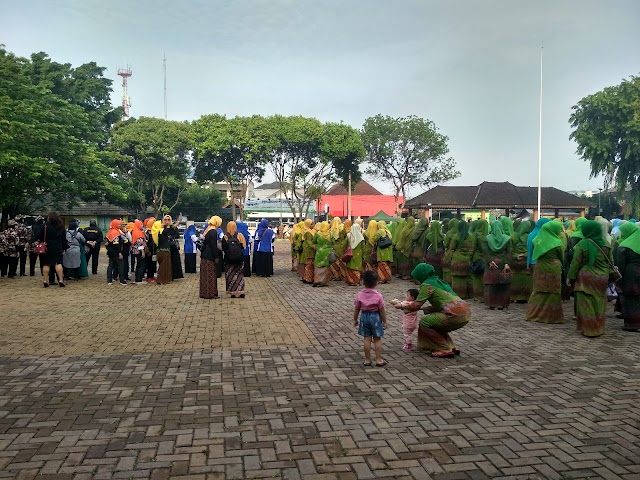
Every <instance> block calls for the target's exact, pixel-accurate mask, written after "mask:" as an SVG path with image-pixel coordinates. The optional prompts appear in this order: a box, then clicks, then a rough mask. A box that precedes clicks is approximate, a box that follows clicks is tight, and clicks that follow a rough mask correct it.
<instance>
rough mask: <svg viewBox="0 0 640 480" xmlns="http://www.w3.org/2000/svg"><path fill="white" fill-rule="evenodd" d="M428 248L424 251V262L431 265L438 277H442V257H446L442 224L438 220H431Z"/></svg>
mask: <svg viewBox="0 0 640 480" xmlns="http://www.w3.org/2000/svg"><path fill="white" fill-rule="evenodd" d="M427 244H428V245H429V246H428V247H427V250H426V251H425V252H424V263H426V264H428V265H431V266H432V267H433V268H434V269H435V272H436V275H437V276H438V278H442V275H443V273H444V272H443V271H442V259H443V258H444V234H443V233H442V224H441V223H440V222H439V221H438V220H434V221H433V222H431V225H430V226H429V232H428V233H427Z"/></svg>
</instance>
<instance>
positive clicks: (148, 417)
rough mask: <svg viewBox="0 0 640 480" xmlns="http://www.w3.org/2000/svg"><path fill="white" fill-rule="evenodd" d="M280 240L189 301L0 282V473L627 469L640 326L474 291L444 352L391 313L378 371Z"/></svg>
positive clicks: (334, 474)
mask: <svg viewBox="0 0 640 480" xmlns="http://www.w3.org/2000/svg"><path fill="white" fill-rule="evenodd" d="M279 247H281V248H280V253H279V255H278V264H277V267H278V268H277V270H278V271H277V275H276V277H274V278H273V279H271V280H262V279H255V278H252V279H250V280H249V281H248V286H247V288H248V290H249V292H250V295H249V296H248V297H247V299H246V300H245V301H244V302H241V301H239V300H235V301H233V300H220V301H217V302H218V303H217V304H214V302H216V301H209V302H207V305H206V306H202V305H200V303H199V302H200V300H199V299H198V298H197V279H196V278H195V277H194V278H189V279H186V280H183V281H182V282H180V283H177V284H175V285H171V286H163V287H155V286H153V287H152V286H149V287H147V286H141V287H126V288H125V287H115V286H114V287H110V288H109V289H108V288H107V287H106V285H104V284H103V283H102V282H100V285H98V283H97V282H98V280H91V282H96V285H93V284H91V283H89V284H86V285H84V284H83V285H72V286H70V287H69V288H67V289H65V290H62V289H58V288H57V287H56V288H55V289H54V288H49V289H48V290H44V289H42V288H41V287H38V288H36V287H35V286H34V287H30V286H28V285H29V284H30V283H31V282H35V280H34V279H19V280H16V281H15V282H14V283H13V284H9V281H8V280H4V281H0V339H1V340H2V341H3V342H5V343H3V344H2V346H1V347H0V348H1V350H0V351H1V352H2V354H3V355H4V356H3V357H2V358H0V478H20V479H28V478H38V479H83V478H95V479H110V478H124V479H129V478H152V479H165V478H185V479H187V478H189V479H203V480H204V479H217V478H229V479H234V478H287V479H295V478H304V479H325V478H326V479H354V478H363V479H366V478H426V479H429V478H431V479H435V480H445V479H483V478H515V479H547V478H550V479H573V478H604V479H626V480H631V479H640V411H639V410H638V403H639V402H640V360H638V352H639V351H640V334H638V335H634V334H631V333H625V332H623V331H622V330H621V328H620V327H621V323H620V320H617V319H615V318H614V317H613V312H610V313H611V315H610V317H609V318H608V319H607V321H608V324H607V332H606V335H604V336H603V337H601V338H598V339H586V338H582V337H580V336H579V335H577V334H576V332H575V330H574V328H573V326H572V325H571V323H570V322H568V323H567V324H565V325H538V324H529V323H527V322H525V321H524V320H523V318H524V309H523V307H521V306H515V307H512V308H511V309H510V310H509V311H505V312H498V311H495V312H491V311H489V310H487V309H484V308H483V307H482V306H481V305H479V304H474V305H473V320H472V323H470V324H469V325H468V326H467V327H466V328H464V329H463V330H461V331H459V332H456V333H455V334H454V335H455V338H456V341H457V342H458V343H459V346H460V347H461V348H462V350H463V353H462V355H461V356H460V357H458V358H456V359H455V360H435V359H431V358H429V357H428V356H426V355H424V354H421V353H413V354H405V353H403V352H402V351H401V344H402V335H401V331H400V315H399V313H398V312H394V313H393V315H392V316H391V318H390V322H389V323H390V326H389V329H388V331H387V334H386V336H385V347H384V348H385V357H386V358H387V359H388V361H389V362H390V363H389V365H388V367H387V368H385V369H380V368H364V367H362V366H361V365H360V363H361V361H362V360H361V352H360V350H361V348H360V345H361V342H360V339H359V338H358V337H357V335H356V332H355V329H353V327H351V326H350V315H351V305H352V299H353V296H354V295H355V292H356V289H355V288H348V287H346V286H343V285H342V284H332V285H331V286H329V287H326V288H321V289H315V288H311V287H308V286H303V285H301V284H300V283H299V282H298V280H297V279H296V278H295V276H294V275H293V274H291V273H289V272H288V271H287V259H286V254H285V253H286V252H285V249H286V245H280V246H279ZM282 247H284V248H282ZM18 282H19V283H18ZM408 287H409V284H408V283H407V282H401V281H394V283H392V284H390V285H383V286H381V288H380V289H381V291H382V292H383V293H384V294H385V297H386V298H387V299H389V298H392V297H398V296H401V295H402V294H403V292H404V291H405V290H406V289H407V288H408ZM85 292H90V293H89V294H88V295H87V294H86V293H85ZM83 295H84V296H83ZM16 301H18V302H27V303H28V305H20V306H18V305H16V304H15V303H16ZM44 306H48V309H49V310H50V311H55V312H56V315H55V316H53V315H50V314H49V315H47V316H46V317H45V316H43V315H42V312H44V311H46V310H45V309H44ZM112 306H118V307H120V313H121V315H122V316H121V317H117V318H114V317H110V316H109V314H110V313H111V310H110V307H112ZM160 306H165V310H164V312H163V313H162V314H161V316H162V318H161V320H159V321H157V320H154V317H153V315H151V309H157V308H159V307H160ZM202 309H204V310H202ZM132 311H136V312H137V311H146V312H149V314H148V315H147V314H145V317H144V318H145V320H144V322H141V323H140V322H137V321H136V320H132V319H131V317H127V315H128V314H129V313H130V312H132ZM84 312H87V313H88V312H91V313H92V314H93V315H94V316H95V317H96V319H95V320H92V321H91V322H88V321H87V320H86V319H84V317H83V314H84ZM262 312H264V313H265V314H264V316H263V315H262ZM567 314H569V311H568V305H567ZM230 316H233V318H234V319H237V320H236V321H235V323H234V322H228V327H225V328H222V327H219V326H218V324H220V325H222V324H223V323H224V322H225V321H226V320H225V319H227V318H230ZM203 318H205V319H206V320H207V321H205V322H203V320H202V319H203ZM567 318H570V317H569V315H567ZM69 319H71V320H69ZM154 322H155V323H154ZM148 323H149V324H150V325H148V326H147V324H148ZM245 324H246V325H245ZM216 329H217V330H216ZM242 329H244V330H242ZM270 329H273V333H270V334H269V336H268V339H267V336H265V337H263V336H262V335H261V333H260V332H262V331H263V330H264V331H267V330H270ZM185 330H186V331H187V332H193V335H191V337H190V336H189V335H188V334H185V333H183V332H185ZM238 330H241V331H247V332H251V333H250V334H249V336H248V338H242V335H241V334H238V332H237V331H238ZM213 331H216V332H219V333H217V334H216V335H213V333H211V332H213ZM92 332H95V333H96V335H95V336H92V335H91V333H92ZM256 332H258V333H256ZM296 332H297V333H296ZM202 336H205V337H204V338H206V339H207V340H206V342H208V343H206V344H205V345H202V344H198V345H197V346H196V345H195V340H193V341H191V340H189V341H186V340H184V339H187V338H189V339H190V338H196V339H197V338H202ZM130 337H132V338H130ZM123 338H124V340H123ZM220 347H222V348H220ZM225 347H228V348H225ZM266 347H269V348H266ZM136 349H139V351H137V350H136ZM100 352H105V353H100ZM62 353H66V354H67V355H62ZM69 353H73V354H72V355H68V354H69ZM25 354H28V355H29V356H26V355H25Z"/></svg>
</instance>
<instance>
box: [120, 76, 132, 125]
mask: <svg viewBox="0 0 640 480" xmlns="http://www.w3.org/2000/svg"><path fill="white" fill-rule="evenodd" d="M118 75H120V76H121V77H122V111H123V114H122V119H123V120H126V119H127V118H129V107H130V106H131V98H129V95H128V93H127V80H128V78H129V77H130V76H131V75H132V73H131V68H130V67H129V65H127V67H126V68H119V69H118Z"/></svg>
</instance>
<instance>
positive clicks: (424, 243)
mask: <svg viewBox="0 0 640 480" xmlns="http://www.w3.org/2000/svg"><path fill="white" fill-rule="evenodd" d="M427 233H429V219H428V218H427V217H422V218H421V219H420V221H419V222H418V223H417V224H416V226H415V228H414V229H413V233H412V234H411V241H412V243H413V245H412V251H411V267H412V268H413V267H415V266H416V265H418V264H419V263H421V262H422V261H423V259H424V254H425V252H426V251H427V247H428V246H429V244H428V240H427Z"/></svg>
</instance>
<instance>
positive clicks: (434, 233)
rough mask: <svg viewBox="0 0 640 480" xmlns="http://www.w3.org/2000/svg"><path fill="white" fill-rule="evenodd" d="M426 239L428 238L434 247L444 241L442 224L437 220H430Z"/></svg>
mask: <svg viewBox="0 0 640 480" xmlns="http://www.w3.org/2000/svg"><path fill="white" fill-rule="evenodd" d="M427 240H429V243H431V245H435V246H436V247H437V246H438V245H440V243H442V242H444V235H443V234H442V225H441V224H440V222H439V221H438V220H434V221H433V222H431V228H430V229H429V233H427Z"/></svg>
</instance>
